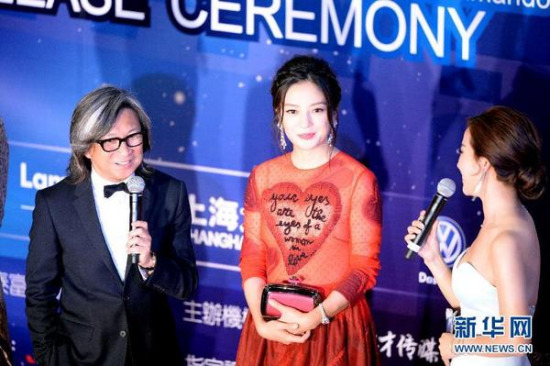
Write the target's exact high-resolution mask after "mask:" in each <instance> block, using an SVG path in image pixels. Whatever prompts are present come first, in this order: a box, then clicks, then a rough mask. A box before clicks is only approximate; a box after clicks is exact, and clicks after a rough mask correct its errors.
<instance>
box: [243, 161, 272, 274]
mask: <svg viewBox="0 0 550 366" xmlns="http://www.w3.org/2000/svg"><path fill="white" fill-rule="evenodd" d="M255 177H256V174H255V170H252V173H251V174H250V177H249V178H248V184H247V187H246V194H245V199H244V237H243V245H242V248H241V258H240V267H241V276H242V281H243V283H244V282H245V281H246V280H247V279H249V278H251V277H259V278H262V279H264V281H267V274H266V247H265V243H264V242H263V241H262V239H261V234H260V231H261V223H262V213H261V209H260V206H259V202H258V194H257V186H256V178H255Z"/></svg>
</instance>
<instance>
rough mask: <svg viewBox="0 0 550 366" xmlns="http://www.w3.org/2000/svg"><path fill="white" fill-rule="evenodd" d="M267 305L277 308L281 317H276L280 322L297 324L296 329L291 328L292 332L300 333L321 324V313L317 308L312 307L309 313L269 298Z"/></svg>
mask: <svg viewBox="0 0 550 366" xmlns="http://www.w3.org/2000/svg"><path fill="white" fill-rule="evenodd" d="M269 305H271V306H272V307H273V308H275V309H277V310H278V311H279V312H280V313H281V317H280V318H279V319H278V320H279V321H281V322H284V323H288V324H297V325H298V327H297V328H296V330H293V331H292V333H294V334H302V333H304V332H307V331H310V330H312V329H315V328H317V326H318V325H319V324H321V314H320V313H319V310H318V309H317V308H314V309H313V310H311V311H310V312H309V313H302V312H301V311H299V310H296V309H294V308H292V307H290V306H285V305H283V304H281V303H279V302H277V301H275V300H269Z"/></svg>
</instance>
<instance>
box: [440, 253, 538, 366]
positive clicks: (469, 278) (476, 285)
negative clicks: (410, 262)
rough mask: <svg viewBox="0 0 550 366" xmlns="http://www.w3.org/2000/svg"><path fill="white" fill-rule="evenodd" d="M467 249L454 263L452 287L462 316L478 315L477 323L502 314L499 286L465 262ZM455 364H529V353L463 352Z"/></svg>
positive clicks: (503, 365) (468, 365) (506, 365)
mask: <svg viewBox="0 0 550 366" xmlns="http://www.w3.org/2000/svg"><path fill="white" fill-rule="evenodd" d="M464 253H466V251H464V252H463V253H462V254H461V255H460V256H459V257H458V259H457V260H456V261H455V264H454V266H453V274H452V288H453V292H454V294H455V296H456V297H457V298H458V301H459V302H460V315H461V316H469V317H470V316H475V317H476V318H477V319H476V325H479V327H480V328H479V329H481V327H482V325H481V324H482V323H481V321H482V320H483V318H485V317H487V316H499V315H500V312H499V306H498V296H497V289H496V287H494V286H493V285H492V284H491V283H490V282H488V281H487V280H486V279H485V278H484V277H483V276H482V275H481V274H480V273H479V272H478V271H477V270H476V268H475V267H474V266H472V265H471V264H470V263H468V262H462V263H461V260H462V257H463V256H464ZM451 365H452V366H493V365H494V366H497V365H498V366H529V365H530V363H529V359H528V358H527V356H519V357H483V356H477V355H461V356H457V357H455V358H453V359H452V362H451Z"/></svg>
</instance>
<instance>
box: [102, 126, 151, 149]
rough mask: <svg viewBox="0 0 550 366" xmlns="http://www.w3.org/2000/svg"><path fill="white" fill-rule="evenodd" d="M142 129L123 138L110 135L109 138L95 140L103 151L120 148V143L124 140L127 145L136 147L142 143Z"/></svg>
mask: <svg viewBox="0 0 550 366" xmlns="http://www.w3.org/2000/svg"><path fill="white" fill-rule="evenodd" d="M143 135H144V132H143V131H139V132H136V133H132V134H130V135H128V136H126V137H125V138H123V139H121V138H118V137H112V138H110V139H104V140H97V141H96V142H97V143H98V144H99V145H100V146H101V148H102V149H103V151H105V152H113V151H116V150H118V149H119V148H120V145H121V144H122V143H123V142H125V143H126V146H128V147H136V146H139V145H141V144H143Z"/></svg>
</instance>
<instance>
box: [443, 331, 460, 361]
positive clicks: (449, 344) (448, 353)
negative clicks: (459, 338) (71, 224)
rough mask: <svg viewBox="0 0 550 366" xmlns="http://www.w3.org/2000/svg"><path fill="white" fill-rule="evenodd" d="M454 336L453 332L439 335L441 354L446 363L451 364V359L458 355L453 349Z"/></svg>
mask: <svg viewBox="0 0 550 366" xmlns="http://www.w3.org/2000/svg"><path fill="white" fill-rule="evenodd" d="M453 344H454V336H453V335H452V334H451V333H443V334H441V337H439V354H440V355H441V359H442V360H443V362H444V363H445V365H449V364H450V362H449V361H450V360H451V359H452V358H454V357H456V353H454V350H453Z"/></svg>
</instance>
